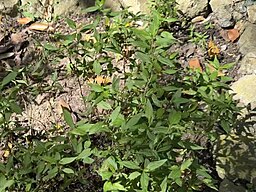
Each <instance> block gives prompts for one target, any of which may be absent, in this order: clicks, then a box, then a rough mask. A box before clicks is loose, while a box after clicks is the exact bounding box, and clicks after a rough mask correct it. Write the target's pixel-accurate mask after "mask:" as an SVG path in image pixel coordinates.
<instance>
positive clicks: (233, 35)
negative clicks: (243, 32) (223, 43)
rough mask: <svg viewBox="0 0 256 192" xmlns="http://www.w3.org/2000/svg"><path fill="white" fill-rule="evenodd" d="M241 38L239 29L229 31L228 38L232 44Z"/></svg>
mask: <svg viewBox="0 0 256 192" xmlns="http://www.w3.org/2000/svg"><path fill="white" fill-rule="evenodd" d="M239 36H240V34H239V31H238V29H229V30H228V38H229V40H230V41H231V42H234V41H235V40H237V39H238V37H239Z"/></svg>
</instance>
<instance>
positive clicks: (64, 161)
mask: <svg viewBox="0 0 256 192" xmlns="http://www.w3.org/2000/svg"><path fill="white" fill-rule="evenodd" d="M75 160H76V157H64V158H62V159H61V160H60V162H59V163H60V164H61V165H66V164H69V163H72V162H73V161H75Z"/></svg>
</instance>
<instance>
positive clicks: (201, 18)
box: [191, 16, 205, 23]
mask: <svg viewBox="0 0 256 192" xmlns="http://www.w3.org/2000/svg"><path fill="white" fill-rule="evenodd" d="M204 20H205V18H204V17H203V16H197V17H195V18H193V19H192V20H191V22H192V23H198V22H203V21H204Z"/></svg>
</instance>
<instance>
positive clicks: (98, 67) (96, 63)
mask: <svg viewBox="0 0 256 192" xmlns="http://www.w3.org/2000/svg"><path fill="white" fill-rule="evenodd" d="M93 71H94V72H95V73H96V75H100V73H101V65H100V62H99V61H97V60H95V61H94V62H93Z"/></svg>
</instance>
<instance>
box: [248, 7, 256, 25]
mask: <svg viewBox="0 0 256 192" xmlns="http://www.w3.org/2000/svg"><path fill="white" fill-rule="evenodd" d="M247 13H248V20H249V22H251V23H254V24H255V23H256V5H251V6H248V7H247Z"/></svg>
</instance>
